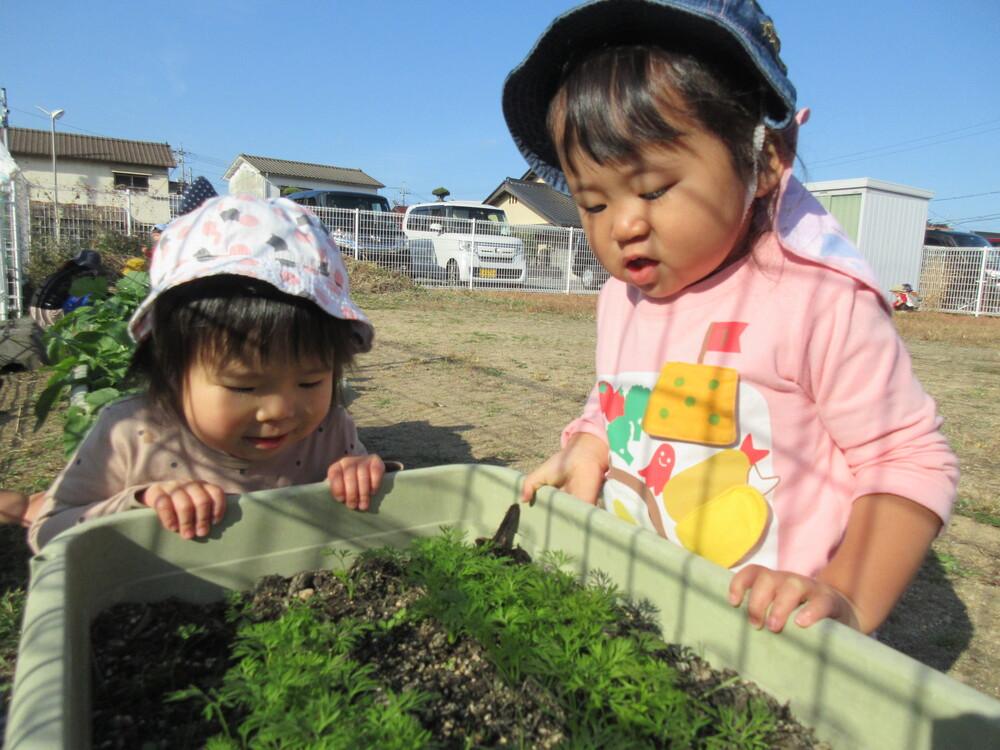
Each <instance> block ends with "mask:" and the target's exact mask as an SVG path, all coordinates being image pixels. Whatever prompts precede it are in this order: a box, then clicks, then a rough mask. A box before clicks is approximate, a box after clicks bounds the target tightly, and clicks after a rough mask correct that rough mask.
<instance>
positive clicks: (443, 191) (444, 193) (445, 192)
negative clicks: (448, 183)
mask: <svg viewBox="0 0 1000 750" xmlns="http://www.w3.org/2000/svg"><path fill="white" fill-rule="evenodd" d="M431 195H436V196H437V199H438V200H439V201H443V200H444V199H445V198H447V197H448V196H449V195H451V191H450V190H449V189H448V188H443V187H439V188H437V189H435V190H431Z"/></svg>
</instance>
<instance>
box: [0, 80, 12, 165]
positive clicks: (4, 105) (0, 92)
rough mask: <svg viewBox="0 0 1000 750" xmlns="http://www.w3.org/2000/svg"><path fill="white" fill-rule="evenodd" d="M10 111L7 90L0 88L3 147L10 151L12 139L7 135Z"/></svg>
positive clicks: (0, 126) (0, 124)
mask: <svg viewBox="0 0 1000 750" xmlns="http://www.w3.org/2000/svg"><path fill="white" fill-rule="evenodd" d="M9 114H10V110H9V109H7V89H3V88H0V128H2V129H3V147H4V148H5V149H7V150H8V151H10V138H9V136H8V135H7V127H8V126H7V116H8V115H9Z"/></svg>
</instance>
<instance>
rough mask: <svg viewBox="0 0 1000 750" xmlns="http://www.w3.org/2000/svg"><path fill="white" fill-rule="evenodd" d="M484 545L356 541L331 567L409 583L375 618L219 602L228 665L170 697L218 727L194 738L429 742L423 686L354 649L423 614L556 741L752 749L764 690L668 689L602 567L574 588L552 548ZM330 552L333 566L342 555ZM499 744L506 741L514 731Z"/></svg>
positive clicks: (287, 744)
mask: <svg viewBox="0 0 1000 750" xmlns="http://www.w3.org/2000/svg"><path fill="white" fill-rule="evenodd" d="M495 552H496V549H495V545H494V543H493V542H486V543H485V544H483V545H482V546H477V545H471V544H467V543H465V541H464V537H463V535H462V534H461V532H459V531H457V530H455V529H453V528H448V527H445V528H442V530H441V534H440V535H438V536H433V537H428V538H424V539H419V540H417V541H415V542H414V544H413V547H412V548H411V549H409V550H406V551H405V552H403V553H400V552H398V551H387V550H372V551H370V552H366V553H362V554H361V555H359V556H358V558H357V560H355V562H354V564H352V566H351V568H350V569H348V570H341V571H335V572H334V575H335V576H336V577H337V578H340V579H341V580H345V579H346V578H355V579H356V580H358V581H360V577H362V576H365V575H366V574H367V573H366V570H367V569H366V567H365V563H366V561H371V560H372V559H373V558H374V557H378V556H379V555H380V554H382V555H387V556H388V559H389V560H390V561H391V562H392V563H394V564H396V565H398V566H399V569H400V570H402V571H403V581H404V585H405V586H408V587H410V590H413V591H415V592H420V596H419V597H418V598H416V599H414V600H413V601H412V602H411V603H410V604H409V605H408V606H406V607H404V608H402V609H398V610H395V611H394V612H393V613H392V614H391V615H390V616H388V617H387V618H386V619H385V620H383V621H380V622H368V621H362V620H358V619H355V618H354V617H343V618H341V619H339V620H337V619H336V618H335V617H332V616H331V614H330V613H329V612H328V610H327V608H326V607H325V606H324V605H323V604H320V603H318V602H317V603H315V604H314V603H312V602H311V601H306V602H302V601H299V600H298V599H296V598H294V597H292V598H290V599H289V600H288V605H287V610H286V613H285V614H284V615H283V616H282V617H281V618H280V619H277V620H271V621H266V622H258V621H256V620H255V619H254V618H253V617H252V616H251V615H250V610H249V609H247V610H246V611H244V612H240V611H239V610H238V609H236V610H233V611H232V614H233V615H235V616H236V617H238V618H240V624H239V625H238V633H237V641H236V644H235V645H234V649H233V655H234V666H232V667H231V668H230V670H229V672H228V673H227V674H226V676H225V678H224V680H223V683H222V686H221V687H220V688H219V689H217V690H211V691H208V692H206V691H203V690H201V689H198V688H190V689H187V690H184V691H180V692H178V693H175V694H174V695H173V697H172V700H186V699H192V698H193V699H196V700H197V701H199V702H200V703H201V704H202V713H203V715H204V716H205V717H206V718H211V719H215V720H216V721H218V722H220V723H221V724H222V726H223V731H222V733H221V734H219V735H217V736H216V737H214V738H213V739H212V740H210V742H209V744H208V745H207V747H208V748H213V750H234V749H237V748H250V747H278V746H280V747H284V748H307V747H308V748H328V747H329V748H333V747H386V748H417V747H428V746H433V745H432V744H431V743H432V742H433V738H432V737H431V736H430V735H429V733H428V731H427V730H426V729H425V728H424V727H423V726H422V725H421V723H420V721H419V716H420V713H421V711H420V709H421V708H422V707H426V706H428V704H429V703H430V702H431V701H432V700H433V699H434V696H431V695H427V694H424V693H422V692H420V691H419V690H413V691H404V692H402V693H400V694H395V693H394V692H393V691H392V690H390V689H388V688H387V687H386V686H385V685H381V684H380V683H379V682H378V680H377V679H376V674H375V673H374V672H373V669H372V667H371V666H370V665H368V664H362V663H359V662H358V661H356V660H355V658H354V654H356V653H359V652H364V650H365V649H364V647H363V646H364V644H365V643H366V642H367V643H369V644H370V643H371V639H372V638H373V637H385V634H387V633H388V632H389V631H392V630H393V629H394V628H397V627H399V628H412V627H414V626H415V625H416V624H418V623H420V622H424V621H435V622H436V623H438V624H440V625H441V626H443V627H444V630H445V632H446V633H447V634H448V636H449V637H450V638H451V639H452V642H454V641H456V640H458V639H459V638H462V639H468V638H472V639H473V640H475V641H476V642H478V643H479V644H480V645H481V646H482V648H483V649H485V651H486V654H487V656H488V658H489V660H490V661H491V662H492V664H493V665H494V667H495V668H496V669H497V671H498V673H499V674H500V676H501V677H502V679H503V680H504V681H505V682H506V684H508V685H509V686H511V688H512V689H514V690H519V689H523V688H519V687H518V686H519V685H524V684H525V683H527V684H530V685H531V686H532V689H533V690H535V689H537V690H540V691H541V693H540V694H542V695H544V696H546V697H545V699H544V701H543V702H544V704H545V705H548V706H550V709H549V710H551V711H553V712H554V714H556V715H559V716H561V717H564V720H565V722H566V725H567V726H566V734H565V736H566V739H567V742H568V745H567V746H569V747H588V748H589V747H667V746H670V747H674V746H676V747H692V748H717V747H718V748H722V747H727V748H728V747H733V748H737V747H738V748H766V747H767V746H768V744H767V739H768V733H769V732H771V731H773V729H774V726H775V719H774V717H773V716H772V715H771V713H770V711H769V710H768V709H767V707H766V705H765V704H764V702H763V701H760V702H758V701H755V700H750V701H749V703H748V705H746V706H742V707H737V706H725V707H718V706H713V705H709V704H707V703H706V702H705V701H704V699H703V697H700V696H699V697H695V696H692V695H690V694H689V693H687V692H685V691H684V690H682V689H681V688H680V687H679V686H678V684H677V677H676V673H675V672H674V670H672V669H671V668H669V667H667V666H666V665H665V664H664V663H663V662H662V661H659V660H658V659H656V658H655V657H654V652H655V651H657V650H659V649H662V648H664V647H665V646H666V644H664V643H663V641H662V640H660V639H659V638H658V637H657V636H655V635H654V634H652V633H651V632H649V630H648V629H639V630H636V629H635V628H633V627H631V624H632V623H633V622H634V620H635V617H636V616H637V614H639V613H641V612H642V610H643V607H642V606H639V605H630V604H628V603H627V602H625V601H624V600H623V597H622V595H621V594H620V593H619V591H618V589H617V588H616V587H615V586H614V585H613V583H612V582H611V580H610V578H608V577H606V576H600V575H596V576H593V577H592V579H591V581H590V583H589V584H588V585H587V586H582V585H580V583H579V582H578V581H577V579H576V578H575V576H574V575H572V574H571V573H569V572H567V571H565V570H563V568H565V567H566V566H567V564H568V563H569V561H570V558H569V557H568V556H566V555H565V554H563V553H560V552H552V553H549V554H547V555H546V556H545V557H544V558H543V560H542V564H541V565H531V564H527V565H515V564H511V560H510V559H509V558H507V557H505V556H503V555H499V554H495ZM330 554H333V555H335V556H337V557H339V558H340V560H341V562H346V560H347V558H348V557H350V556H351V554H352V553H350V552H349V551H346V550H338V551H333V552H331V553H330ZM647 611H648V610H647ZM369 647H370V645H369ZM734 679H735V678H734ZM727 685H728V683H723V684H721V685H719V686H718V687H717V688H716V689H717V690H722V689H724V688H726V687H727ZM426 710H428V711H432V709H431V708H427V709H426ZM240 717H241V718H240ZM510 741H511V742H513V743H514V746H517V743H518V740H517V738H516V737H513V738H510Z"/></svg>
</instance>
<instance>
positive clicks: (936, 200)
mask: <svg viewBox="0 0 1000 750" xmlns="http://www.w3.org/2000/svg"><path fill="white" fill-rule="evenodd" d="M982 195H1000V190H993V191H991V192H989V193H972V194H971V195H956V196H954V197H952V198H931V200H932V201H935V202H937V203H940V202H941V201H958V200H962V199H963V198H978V197H980V196H982Z"/></svg>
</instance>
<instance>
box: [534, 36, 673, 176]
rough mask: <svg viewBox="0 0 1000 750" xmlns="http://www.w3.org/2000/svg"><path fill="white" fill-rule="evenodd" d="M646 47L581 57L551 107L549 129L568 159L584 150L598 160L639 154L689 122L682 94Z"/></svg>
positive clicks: (625, 158) (614, 160) (665, 140)
mask: <svg viewBox="0 0 1000 750" xmlns="http://www.w3.org/2000/svg"><path fill="white" fill-rule="evenodd" d="M641 49H642V48H636V47H631V48H628V47H622V48H614V49H609V50H605V51H603V52H602V53H601V54H599V55H596V56H594V57H591V58H589V59H587V60H585V61H584V62H582V63H581V64H580V65H579V67H578V68H576V70H575V71H574V72H573V74H572V75H571V76H570V77H569V78H567V79H566V81H565V82H564V85H563V86H562V88H560V90H559V92H558V93H557V94H556V96H555V98H554V99H553V101H552V105H551V106H550V108H549V130H550V132H552V133H553V135H554V137H555V141H556V143H557V144H558V146H559V151H560V154H561V155H562V158H563V161H564V162H565V163H567V164H569V165H570V166H572V158H571V157H572V155H574V154H583V155H584V156H585V157H587V158H589V159H592V160H593V161H594V162H596V163H597V164H601V165H605V164H614V163H618V162H625V161H629V160H631V159H634V158H636V157H637V156H638V155H639V152H640V151H641V149H642V147H643V146H644V145H646V144H649V143H671V142H673V141H675V140H676V139H677V138H678V137H680V136H681V135H682V134H683V133H684V128H683V127H682V126H681V124H682V123H684V122H685V121H687V122H690V117H691V116H690V114H689V113H688V112H687V111H686V108H685V107H684V106H683V99H682V98H681V96H680V95H679V93H677V92H676V91H675V90H674V89H672V87H670V86H664V85H662V84H663V81H658V82H657V83H656V85H653V84H652V83H651V79H652V78H653V77H654V66H653V65H652V63H651V61H650V58H649V56H648V55H644V54H637V52H638V51H639V50H641Z"/></svg>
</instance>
